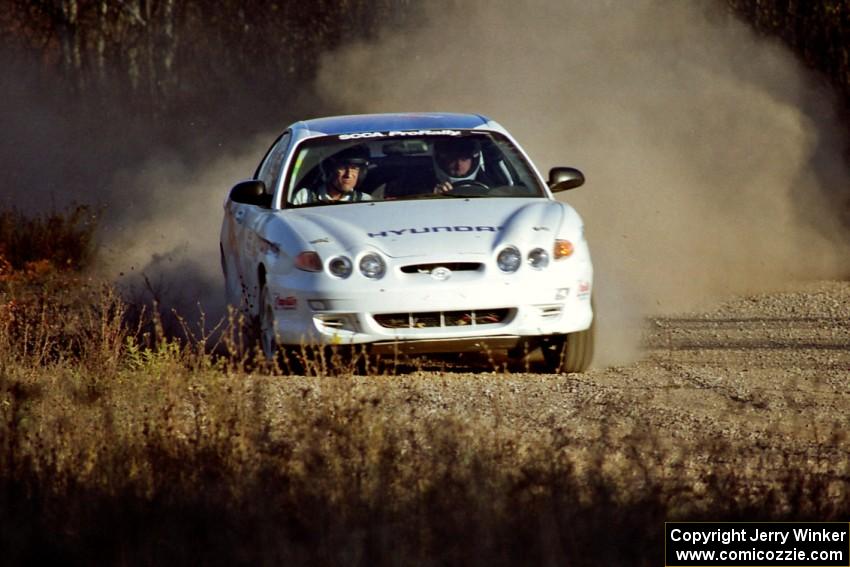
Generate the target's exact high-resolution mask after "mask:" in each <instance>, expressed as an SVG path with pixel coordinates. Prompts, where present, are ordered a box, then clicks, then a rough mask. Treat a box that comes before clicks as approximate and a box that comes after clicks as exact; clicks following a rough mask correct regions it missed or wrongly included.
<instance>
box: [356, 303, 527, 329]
mask: <svg viewBox="0 0 850 567" xmlns="http://www.w3.org/2000/svg"><path fill="white" fill-rule="evenodd" d="M511 312H512V310H511V309H507V308H504V309H478V310H475V311H426V312H421V313H384V314H381V315H374V316H373V317H374V319H375V321H376V322H377V323H378V324H379V325H380V326H381V327H384V328H386V329H425V328H434V327H464V326H482V325H498V324H499V323H503V322H505V321H506V320H507V319H508V317H509V316H510V314H511Z"/></svg>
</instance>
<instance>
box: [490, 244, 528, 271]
mask: <svg viewBox="0 0 850 567" xmlns="http://www.w3.org/2000/svg"><path fill="white" fill-rule="evenodd" d="M521 263H522V256H521V255H520V253H519V250H517V249H516V248H514V247H513V246H508V247H507V248H505V249H503V250H502V251H501V252H499V255H498V256H497V257H496V264H497V265H498V266H499V269H500V270H502V271H503V272H506V273H513V272H515V271H517V270H518V269H519V265H520V264H521Z"/></svg>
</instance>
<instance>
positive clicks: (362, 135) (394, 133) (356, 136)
mask: <svg viewBox="0 0 850 567" xmlns="http://www.w3.org/2000/svg"><path fill="white" fill-rule="evenodd" d="M461 134H462V132H461V131H460V130H390V131H388V132H355V133H353V134H340V135H339V139H340V140H369V139H372V138H389V137H398V136H460V135H461Z"/></svg>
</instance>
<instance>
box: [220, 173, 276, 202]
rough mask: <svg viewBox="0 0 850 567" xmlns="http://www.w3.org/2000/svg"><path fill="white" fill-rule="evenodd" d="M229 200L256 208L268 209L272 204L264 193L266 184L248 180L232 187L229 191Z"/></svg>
mask: <svg viewBox="0 0 850 567" xmlns="http://www.w3.org/2000/svg"><path fill="white" fill-rule="evenodd" d="M230 200H231V201H233V202H234V203H243V204H245V205H257V206H258V207H270V206H271V204H272V196H271V195H269V194H267V193H266V184H265V183H263V182H262V181H260V180H259V179H249V180H248V181H242V182H240V183H237V184H236V185H234V186H233V189H231V190H230Z"/></svg>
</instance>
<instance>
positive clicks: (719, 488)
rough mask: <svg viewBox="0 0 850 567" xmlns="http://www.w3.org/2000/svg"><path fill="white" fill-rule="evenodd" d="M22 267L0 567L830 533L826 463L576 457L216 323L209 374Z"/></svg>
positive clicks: (598, 446) (644, 546)
mask: <svg viewBox="0 0 850 567" xmlns="http://www.w3.org/2000/svg"><path fill="white" fill-rule="evenodd" d="M69 248H71V249H73V248H74V247H73V246H71V247H69ZM80 248H82V244H81V245H80ZM35 249H36V248H33V250H35ZM36 256H38V254H34V255H33V256H32V257H33V258H35V257H36ZM48 260H49V258H48ZM29 261H31V260H26V261H24V262H23V264H21V263H20V262H19V263H18V264H16V265H17V266H21V267H20V268H19V269H16V270H12V272H11V273H9V274H7V276H8V277H6V278H5V279H3V280H2V281H0V557H3V562H4V564H7V565H16V564H30V563H36V562H39V563H41V562H49V563H63V564H101V563H105V564H162V563H192V564H285V565H301V564H304V565H308V564H309V565H317V564H318V565H329V564H347V565H348V564H351V565H430V564H461V563H463V564H466V565H517V564H533V565H546V564H569V565H590V564H594V565H598V564H607V565H660V564H662V561H663V559H662V552H663V522H664V521H665V520H676V519H682V520H685V519H687V520H701V519H702V520H715V521H716V520H724V519H727V520H735V519H737V520H741V519H748V520H752V519H759V520H796V521H800V520H818V521H825V520H846V518H847V516H848V513H849V512H850V496H848V490H847V486H848V479H850V471H848V469H847V467H848V464H847V461H846V459H845V460H844V461H839V462H836V461H834V460H833V459H834V456H828V455H817V454H815V455H812V454H805V455H800V454H790V453H782V452H775V451H764V450H759V449H758V448H754V447H748V446H746V445H744V444H742V445H739V446H738V445H731V444H730V443H729V442H728V441H722V440H712V441H706V440H705V439H704V438H703V439H699V440H695V441H693V442H689V441H681V442H677V444H676V445H675V447H671V446H670V443H669V439H666V438H665V432H661V431H657V430H653V429H652V428H649V427H647V428H645V429H638V428H636V429H635V430H634V431H632V433H631V434H629V435H626V436H625V437H623V436H614V435H612V434H608V433H606V430H605V429H604V427H603V429H602V433H601V434H600V436H599V438H598V440H597V441H596V442H594V443H593V444H590V445H588V444H587V442H586V441H581V440H580V439H579V437H578V436H576V435H574V434H573V432H571V431H569V430H566V429H564V428H559V427H551V428H536V429H532V430H530V429H524V428H521V427H516V426H515V424H514V423H512V422H510V421H507V420H504V419H502V418H501V417H500V411H499V405H498V404H514V403H521V402H517V401H510V400H507V401H501V402H494V401H490V402H489V403H490V404H491V407H492V408H494V409H493V411H490V412H484V413H475V412H470V411H459V409H458V407H457V406H453V405H452V404H451V403H449V402H442V401H441V400H442V398H441V395H442V392H443V391H444V390H445V389H448V388H457V389H459V390H463V391H467V392H470V395H472V396H481V397H483V396H484V395H485V390H486V388H487V384H488V383H490V382H489V381H493V380H499V379H505V378H504V377H502V376H500V375H499V374H497V373H494V374H492V375H487V376H480V375H476V376H471V377H470V376H460V375H455V376H453V375H452V374H451V373H442V374H441V375H440V377H439V378H437V377H435V374H440V373H431V374H430V375H425V374H424V373H421V372H417V371H416V369H415V368H414V369H411V370H409V371H407V372H403V373H397V374H394V373H392V372H390V373H387V374H381V375H369V376H357V375H355V374H353V373H352V372H351V370H353V369H354V367H353V366H351V362H350V361H349V360H346V359H341V360H338V361H335V360H333V357H331V358H330V359H322V358H318V359H314V360H313V366H305V368H304V369H305V370H306V372H307V373H308V374H310V375H309V376H298V375H288V374H286V373H283V372H281V369H279V368H277V369H275V368H268V367H266V366H264V365H263V363H262V362H261V361H259V359H258V358H257V357H256V351H255V350H254V351H252V350H250V349H248V350H246V349H239V348H236V346H235V345H236V344H240V340H241V339H239V337H238V334H239V332H240V331H239V329H240V328H241V327H240V326H239V325H236V324H235V323H234V322H233V321H230V322H229V324H228V326H227V328H226V329H225V330H224V332H223V333H222V337H223V338H222V339H221V340H222V341H223V343H224V344H225V348H224V351H225V352H227V353H229V354H228V355H225V356H222V355H213V354H209V351H210V346H211V345H210V344H208V339H209V337H206V336H203V333H200V332H196V333H192V332H190V331H189V330H187V332H186V333H184V336H187V337H190V338H189V340H175V339H172V338H169V337H167V336H165V335H164V334H163V333H162V332H161V325H158V324H157V319H156V316H152V317H151V318H150V319H149V320H148V321H147V322H145V323H144V324H140V323H139V322H138V320H137V318H135V317H131V318H128V317H127V312H128V306H127V305H126V304H125V303H124V301H123V300H122V299H121V298H120V297H118V295H117V294H116V293H115V292H114V291H113V290H112V289H111V288H110V287H109V286H108V285H106V284H102V283H97V282H92V281H90V280H88V279H87V278H86V277H85V275H84V272H80V271H73V270H71V271H69V270H67V269H59V268H58V266H59V265H61V262H60V263H53V262H51V263H50V268H49V269H48V268H45V269H42V270H41V271H34V270H28V269H27V268H26V266H27V262H29ZM81 265H84V264H81ZM129 319H133V320H134V321H135V323H133V324H132V325H128V322H127V321H128V320H129ZM147 329H153V331H152V334H151V332H149V331H147ZM158 329H159V330H158ZM470 382H474V383H473V384H470ZM479 386H480V387H479ZM426 400H427V403H425V402H426ZM504 409H507V407H506V406H505V407H504ZM533 410H534V408H532V407H529V408H528V411H533ZM835 443H838V441H837V440H836V441H835Z"/></svg>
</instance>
